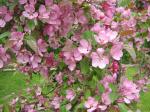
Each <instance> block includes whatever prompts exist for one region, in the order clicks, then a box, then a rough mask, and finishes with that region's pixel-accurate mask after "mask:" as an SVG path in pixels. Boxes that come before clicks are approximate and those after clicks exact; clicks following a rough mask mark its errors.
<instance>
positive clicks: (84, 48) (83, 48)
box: [78, 39, 92, 54]
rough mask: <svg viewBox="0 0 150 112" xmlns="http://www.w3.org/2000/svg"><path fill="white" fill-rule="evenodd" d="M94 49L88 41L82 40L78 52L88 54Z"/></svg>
mask: <svg viewBox="0 0 150 112" xmlns="http://www.w3.org/2000/svg"><path fill="white" fill-rule="evenodd" d="M91 49H92V47H91V45H90V43H89V42H88V41H87V40H84V39H82V40H80V46H79V47H78V50H79V52H80V53H82V54H88V53H89V52H90V51H91Z"/></svg>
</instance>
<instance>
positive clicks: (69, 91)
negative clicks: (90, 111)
mask: <svg viewBox="0 0 150 112" xmlns="http://www.w3.org/2000/svg"><path fill="white" fill-rule="evenodd" d="M66 94H67V95H66V98H67V99H68V100H69V101H72V100H73V99H74V98H75V93H74V91H72V90H67V91H66Z"/></svg>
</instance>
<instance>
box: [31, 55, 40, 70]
mask: <svg viewBox="0 0 150 112" xmlns="http://www.w3.org/2000/svg"><path fill="white" fill-rule="evenodd" d="M30 62H31V65H32V68H37V67H38V66H39V63H40V62H41V58H40V57H39V56H38V55H33V56H31V57H30Z"/></svg>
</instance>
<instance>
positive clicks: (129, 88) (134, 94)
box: [119, 79, 140, 103]
mask: <svg viewBox="0 0 150 112" xmlns="http://www.w3.org/2000/svg"><path fill="white" fill-rule="evenodd" d="M119 92H120V94H121V95H122V96H123V101H124V102H125V103H131V101H137V100H138V99H139V92H140V89H138V86H137V85H136V84H135V83H133V82H132V81H129V80H128V79H123V81H122V83H121V84H120V87H119Z"/></svg>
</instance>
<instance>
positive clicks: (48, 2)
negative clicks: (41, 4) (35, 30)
mask: <svg viewBox="0 0 150 112" xmlns="http://www.w3.org/2000/svg"><path fill="white" fill-rule="evenodd" d="M52 4H53V0H45V5H46V6H51V5H52Z"/></svg>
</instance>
